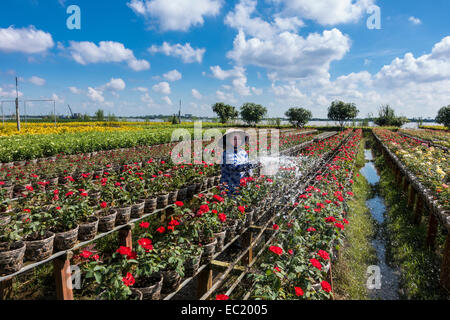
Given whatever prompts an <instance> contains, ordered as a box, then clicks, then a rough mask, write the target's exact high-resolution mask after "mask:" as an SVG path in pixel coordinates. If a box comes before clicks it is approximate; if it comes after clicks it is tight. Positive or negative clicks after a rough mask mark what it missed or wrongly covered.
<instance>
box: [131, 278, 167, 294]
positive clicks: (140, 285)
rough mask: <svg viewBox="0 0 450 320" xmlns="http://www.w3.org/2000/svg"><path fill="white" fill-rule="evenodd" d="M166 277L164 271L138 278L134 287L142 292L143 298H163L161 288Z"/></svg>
mask: <svg viewBox="0 0 450 320" xmlns="http://www.w3.org/2000/svg"><path fill="white" fill-rule="evenodd" d="M163 280H164V277H163V275H162V273H156V274H154V275H152V276H151V277H144V278H142V279H136V283H135V284H134V288H135V289H136V290H138V291H140V292H142V295H143V296H142V299H143V300H159V299H160V298H161V289H162V287H163Z"/></svg>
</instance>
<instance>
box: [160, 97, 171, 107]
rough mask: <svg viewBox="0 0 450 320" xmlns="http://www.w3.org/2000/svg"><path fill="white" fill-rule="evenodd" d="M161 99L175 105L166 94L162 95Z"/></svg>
mask: <svg viewBox="0 0 450 320" xmlns="http://www.w3.org/2000/svg"><path fill="white" fill-rule="evenodd" d="M161 100H162V101H164V102H165V103H166V104H168V105H169V106H171V105H173V102H172V100H170V98H169V97H167V96H166V97H162V98H161Z"/></svg>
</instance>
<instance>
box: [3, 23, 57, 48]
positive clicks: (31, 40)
mask: <svg viewBox="0 0 450 320" xmlns="http://www.w3.org/2000/svg"><path fill="white" fill-rule="evenodd" d="M53 46H54V42H53V39H52V35H51V34H50V33H48V32H44V31H41V30H37V29H36V28H35V27H34V26H30V27H28V28H22V29H15V28H14V26H10V27H9V28H6V29H2V28H0V51H4V52H23V53H28V54H33V53H44V52H46V51H47V50H49V49H51V48H53Z"/></svg>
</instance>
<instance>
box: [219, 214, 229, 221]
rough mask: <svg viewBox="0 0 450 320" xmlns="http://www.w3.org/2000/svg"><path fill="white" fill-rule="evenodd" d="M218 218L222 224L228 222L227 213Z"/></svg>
mask: <svg viewBox="0 0 450 320" xmlns="http://www.w3.org/2000/svg"><path fill="white" fill-rule="evenodd" d="M218 217H219V220H220V221H222V222H225V221H227V216H226V215H225V213H219V215H218Z"/></svg>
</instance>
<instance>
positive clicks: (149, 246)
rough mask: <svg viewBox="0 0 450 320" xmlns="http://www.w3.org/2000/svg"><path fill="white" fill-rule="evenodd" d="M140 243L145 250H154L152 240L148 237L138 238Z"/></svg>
mask: <svg viewBox="0 0 450 320" xmlns="http://www.w3.org/2000/svg"><path fill="white" fill-rule="evenodd" d="M138 244H139V245H140V246H141V247H142V248H144V249H145V251H147V252H149V251H152V250H153V245H152V240H150V239H147V238H142V239H139V240H138Z"/></svg>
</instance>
